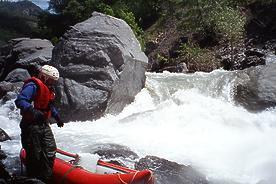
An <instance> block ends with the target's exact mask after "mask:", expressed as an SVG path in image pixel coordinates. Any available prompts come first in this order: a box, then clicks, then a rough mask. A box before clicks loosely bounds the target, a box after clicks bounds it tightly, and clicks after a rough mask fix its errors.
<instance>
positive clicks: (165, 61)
mask: <svg viewBox="0 0 276 184" xmlns="http://www.w3.org/2000/svg"><path fill="white" fill-rule="evenodd" d="M157 60H158V61H159V63H161V64H168V63H169V59H168V58H167V57H165V56H162V55H160V54H157Z"/></svg>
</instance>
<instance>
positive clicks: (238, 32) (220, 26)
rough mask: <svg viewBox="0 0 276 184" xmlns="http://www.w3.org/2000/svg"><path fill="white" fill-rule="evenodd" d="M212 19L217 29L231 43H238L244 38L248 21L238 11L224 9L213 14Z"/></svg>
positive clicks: (229, 8)
mask: <svg viewBox="0 0 276 184" xmlns="http://www.w3.org/2000/svg"><path fill="white" fill-rule="evenodd" d="M212 19H213V21H214V23H215V29H216V30H217V31H218V32H220V33H222V34H223V35H224V37H225V38H227V39H228V40H230V42H236V41H238V40H239V39H241V38H242V37H243V34H244V31H245V30H244V26H245V23H246V19H245V17H244V16H243V15H242V14H241V13H240V12H239V11H238V10H237V9H233V8H231V7H223V8H221V9H220V10H218V11H215V12H213V14H212Z"/></svg>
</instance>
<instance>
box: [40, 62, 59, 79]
mask: <svg viewBox="0 0 276 184" xmlns="http://www.w3.org/2000/svg"><path fill="white" fill-rule="evenodd" d="M40 75H44V76H45V77H46V78H50V79H53V80H55V81H57V80H58V79H59V72H58V70H57V69H56V68H55V67H53V66H50V65H44V66H42V67H41V69H40Z"/></svg>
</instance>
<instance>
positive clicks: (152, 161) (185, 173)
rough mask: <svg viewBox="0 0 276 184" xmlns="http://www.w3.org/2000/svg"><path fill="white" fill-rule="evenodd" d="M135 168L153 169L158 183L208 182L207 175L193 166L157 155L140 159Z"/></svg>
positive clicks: (204, 183) (203, 183) (193, 183)
mask: <svg viewBox="0 0 276 184" xmlns="http://www.w3.org/2000/svg"><path fill="white" fill-rule="evenodd" d="M135 168H136V169H138V170H142V169H150V170H152V171H153V173H154V177H155V178H156V183H157V184H187V183H189V184H208V181H207V179H206V176H204V175H202V174H201V173H199V172H197V171H196V170H195V169H193V168H192V167H191V166H184V165H180V164H178V163H175V162H171V161H168V160H165V159H162V158H158V157H155V156H146V157H145V158H142V159H140V160H139V162H137V163H136V164H135Z"/></svg>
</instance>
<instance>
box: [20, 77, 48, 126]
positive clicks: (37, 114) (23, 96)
mask: <svg viewBox="0 0 276 184" xmlns="http://www.w3.org/2000/svg"><path fill="white" fill-rule="evenodd" d="M36 91H37V86H36V84H35V83H34V82H29V83H28V84H26V85H25V86H23V89H22V90H21V92H20V94H19V95H18V96H17V98H16V100H15V105H16V107H17V108H19V109H20V110H21V114H24V113H26V112H30V113H32V114H33V118H34V121H37V122H39V121H41V120H44V114H43V112H41V111H40V110H38V109H35V108H34V107H33V105H32V101H33V99H34V96H35V94H36Z"/></svg>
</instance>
